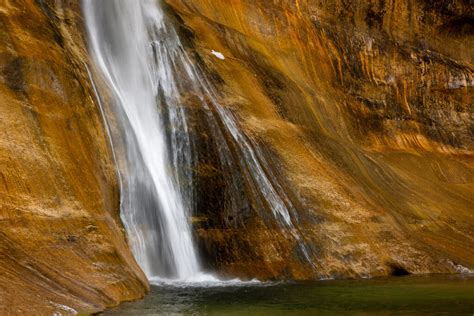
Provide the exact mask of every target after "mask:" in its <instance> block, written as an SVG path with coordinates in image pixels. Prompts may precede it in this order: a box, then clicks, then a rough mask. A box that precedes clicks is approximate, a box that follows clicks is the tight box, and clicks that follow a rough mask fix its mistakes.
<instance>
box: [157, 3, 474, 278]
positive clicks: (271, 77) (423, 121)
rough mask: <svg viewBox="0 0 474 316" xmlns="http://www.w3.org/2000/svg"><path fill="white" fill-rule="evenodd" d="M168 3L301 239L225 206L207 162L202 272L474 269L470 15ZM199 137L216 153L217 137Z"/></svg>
mask: <svg viewBox="0 0 474 316" xmlns="http://www.w3.org/2000/svg"><path fill="white" fill-rule="evenodd" d="M166 2H167V3H168V4H169V6H170V7H169V11H170V12H171V14H175V15H176V19H177V22H176V23H177V25H178V26H179V27H180V29H181V35H182V37H183V38H184V39H186V43H187V46H188V50H189V52H190V53H191V54H194V55H193V56H194V60H195V62H196V64H198V65H199V66H200V67H201V68H202V69H204V72H205V73H206V75H207V76H208V78H209V79H210V80H211V81H212V83H213V84H214V86H215V87H216V90H217V91H218V93H219V97H220V103H221V104H222V105H223V106H225V107H226V108H228V109H230V110H231V111H232V112H233V113H235V115H236V116H237V117H238V118H239V124H240V126H241V128H242V129H243V130H244V131H245V132H246V134H247V135H248V136H249V137H250V138H251V139H252V141H253V143H254V145H255V146H256V147H259V148H260V149H259V150H260V151H261V152H262V154H263V155H264V156H266V159H267V161H269V163H270V165H271V168H272V169H273V172H274V173H275V174H277V175H278V178H279V181H280V182H281V183H285V184H286V185H285V187H286V189H287V191H288V192H289V194H290V195H291V198H292V200H293V203H294V204H295V205H297V210H298V218H299V224H298V225H297V228H296V229H297V230H298V231H300V232H301V235H303V236H304V240H303V241H301V240H300V241H297V240H295V238H292V237H291V234H288V232H286V233H285V232H284V230H283V229H281V228H280V227H278V226H276V225H275V224H274V223H271V222H269V221H268V220H265V219H262V217H265V213H266V214H269V212H270V210H268V209H267V210H265V209H258V206H257V207H256V206H252V205H250V206H248V207H246V208H243V209H241V210H237V211H236V210H230V209H228V208H226V206H225V205H224V204H223V203H221V202H219V201H221V200H222V196H223V193H222V191H225V190H226V184H225V183H222V181H219V180H220V179H221V175H220V173H221V172H222V169H219V166H217V165H216V163H215V161H214V163H213V159H212V157H211V158H209V159H208V161H207V163H206V164H203V163H202V162H201V166H200V167H199V168H200V169H199V170H204V172H201V173H199V176H200V177H201V178H204V179H205V180H203V181H201V182H203V183H204V184H202V185H201V190H202V192H201V196H204V197H205V199H206V201H204V202H202V203H201V207H200V208H198V213H197V214H196V218H195V227H196V232H197V240H198V241H199V243H200V247H201V251H202V253H203V254H204V257H205V258H206V262H208V263H209V267H210V268H212V269H217V270H218V271H220V272H221V273H223V274H230V275H238V276H241V277H249V278H251V277H255V276H257V277H260V278H263V279H267V278H268V279H272V278H278V279H280V278H296V279H308V278H320V277H351V276H353V277H360V276H368V275H370V276H379V275H388V274H400V273H438V272H440V273H445V272H457V271H458V270H461V269H462V266H466V267H470V268H471V269H472V267H474V254H473V253H472V249H473V247H474V238H473V236H474V234H473V233H474V213H473V210H474V201H473V196H474V194H473V193H474V187H473V175H474V173H473V151H472V150H473V129H472V119H473V107H472V104H473V84H474V76H473V64H472V61H473V56H474V50H473V47H474V45H473V44H474V40H473V39H474V37H473V29H472V20H473V8H472V5H471V4H470V2H469V1H422V0H415V1H412V0H410V1H408V0H391V1H342V0H333V1H317V0H275V1H266V0H265V1H264V0H235V1H224V0H167V1H166ZM213 51H214V52H219V53H221V54H222V55H223V57H224V58H225V59H222V56H216V55H215V54H213V53H212V52H213ZM218 57H221V58H218ZM202 122H203V121H202V120H197V121H196V125H199V126H201V125H203V123H202ZM197 134H198V135H197V138H200V139H201V142H200V144H201V150H202V151H203V152H207V153H209V146H210V145H209V144H210V141H209V135H210V134H212V133H210V132H209V131H205V130H204V131H201V132H198V133H197ZM218 150H219V149H218V148H217V149H216V148H214V151H218ZM236 155H238V153H236ZM202 156H204V157H205V154H203V155H201V157H202ZM198 183H199V181H198ZM212 183H218V184H216V185H214V186H212ZM218 187H220V189H219V190H220V191H219V190H216V189H217V188H218ZM222 187H223V188H222ZM242 191H244V189H242ZM245 194H246V193H245V192H243V195H245ZM250 204H251V203H250ZM256 213H259V216H256V215H255V214H256ZM262 214H263V215H262ZM301 242H303V243H305V244H306V245H307V248H308V249H311V254H310V256H311V258H312V260H314V262H315V266H311V265H310V264H308V263H307V260H305V259H304V258H303V256H302V255H301V252H299V251H298V247H297V244H298V243H301Z"/></svg>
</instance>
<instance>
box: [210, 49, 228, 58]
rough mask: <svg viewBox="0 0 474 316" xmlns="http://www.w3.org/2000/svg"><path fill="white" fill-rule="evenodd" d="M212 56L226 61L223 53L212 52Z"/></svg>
mask: <svg viewBox="0 0 474 316" xmlns="http://www.w3.org/2000/svg"><path fill="white" fill-rule="evenodd" d="M211 54H212V55H214V56H216V57H217V58H219V59H220V60H224V59H225V57H224V54H222V53H221V52H217V51H215V50H212V52H211Z"/></svg>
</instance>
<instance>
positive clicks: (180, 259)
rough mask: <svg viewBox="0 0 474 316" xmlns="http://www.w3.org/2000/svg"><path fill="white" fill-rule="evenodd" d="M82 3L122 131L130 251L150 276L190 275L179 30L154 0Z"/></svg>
mask: <svg viewBox="0 0 474 316" xmlns="http://www.w3.org/2000/svg"><path fill="white" fill-rule="evenodd" d="M83 8H84V15H85V18H86V26H87V30H88V35H89V46H90V51H91V54H92V55H93V57H94V61H95V64H96V66H97V67H98V68H99V70H100V72H101V74H102V76H103V78H104V79H105V81H106V84H107V85H108V86H109V88H110V90H111V93H112V96H111V100H112V101H111V102H112V103H113V108H112V111H113V112H114V115H115V116H116V119H117V120H118V121H119V122H118V124H119V125H120V127H121V129H122V130H123V131H124V132H123V134H122V138H123V139H124V141H123V142H124V144H123V146H124V147H125V149H124V151H125V152H126V159H125V163H124V165H123V166H122V168H121V169H123V170H124V171H123V172H124V176H123V177H122V178H123V181H122V182H123V183H122V185H123V188H122V201H121V216H122V220H123V222H124V225H125V228H126V230H127V232H128V237H129V243H130V245H131V248H132V251H133V253H134V255H135V257H136V258H137V261H138V262H139V264H140V265H141V267H142V268H143V270H144V272H145V274H146V275H147V276H148V277H149V278H153V277H158V276H160V277H169V278H175V279H189V278H192V277H195V276H196V275H197V274H199V272H200V267H199V262H198V258H197V254H196V251H195V249H194V246H193V241H192V233H191V228H190V224H189V217H190V214H189V213H190V205H191V204H192V201H191V199H192V196H190V194H189V191H190V190H188V192H184V191H185V190H183V189H182V188H185V187H187V186H188V187H189V186H190V185H191V184H190V183H189V181H191V178H190V176H189V170H190V164H191V154H190V142H189V138H188V133H187V131H186V129H187V125H186V120H185V118H184V114H183V110H182V108H181V107H180V104H179V102H178V100H177V96H178V93H177V87H176V82H175V80H174V77H173V69H172V68H171V67H172V65H173V62H172V61H173V58H174V55H176V54H178V53H179V52H178V51H177V50H178V49H179V47H178V46H177V45H176V44H175V43H174V42H173V40H174V39H175V38H176V35H175V34H172V32H173V30H172V29H169V28H168V26H167V25H166V23H165V21H164V16H163V12H162V10H161V9H160V7H159V6H158V5H157V3H156V1H153V0H140V1H129V0H113V1H96V0H84V2H83ZM170 31H171V34H170ZM165 41H166V45H164V44H163V42H165ZM165 121H169V122H170V124H169V126H170V128H171V129H172V130H171V131H169V132H168V133H166V132H165V130H164V125H165ZM167 135H168V137H167ZM179 170H183V171H182V172H180V171H179Z"/></svg>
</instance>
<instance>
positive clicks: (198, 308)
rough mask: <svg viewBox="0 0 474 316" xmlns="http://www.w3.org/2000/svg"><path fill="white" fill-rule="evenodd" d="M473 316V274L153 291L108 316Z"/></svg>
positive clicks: (154, 289)
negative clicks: (433, 315)
mask: <svg viewBox="0 0 474 316" xmlns="http://www.w3.org/2000/svg"><path fill="white" fill-rule="evenodd" d="M176 314H178V315H179V314H185V315H270V316H276V315H347V314H350V315H407V314H410V315H419V314H427V315H432V314H444V315H453V314H454V315H474V277H473V276H429V277H414V276H408V277H399V278H387V279H367V280H346V281H319V282H312V283H279V284H260V285H247V286H224V287H172V286H159V287H156V286H154V287H152V290H151V293H150V294H149V295H148V296H147V297H146V298H145V299H144V300H142V301H138V302H133V303H125V304H122V305H121V306H119V307H117V308H114V309H112V310H109V311H107V312H106V313H105V315H176Z"/></svg>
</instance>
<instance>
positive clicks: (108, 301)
mask: <svg viewBox="0 0 474 316" xmlns="http://www.w3.org/2000/svg"><path fill="white" fill-rule="evenodd" d="M60 3H61V4H60ZM82 29H83V28H82V25H81V19H80V8H79V3H78V2H77V1H73V2H69V1H63V2H55V1H33V0H31V1H29V0H28V1H10V0H6V1H1V2H0V314H2V315H8V314H15V315H19V314H28V315H32V314H49V315H51V314H52V313H53V312H54V311H57V312H60V313H62V314H71V313H73V310H71V309H69V308H68V307H71V308H73V309H75V310H77V311H82V312H94V311H98V310H102V309H104V308H105V307H106V306H110V305H114V304H117V303H118V302H120V301H123V300H131V299H137V298H139V297H141V296H143V295H144V293H145V292H146V288H147V282H146V280H145V277H144V276H143V274H142V272H141V271H140V269H139V268H138V266H137V264H136V263H135V261H134V259H133V257H132V256H131V254H130V252H129V249H128V247H127V245H126V242H125V235H124V232H123V231H122V230H121V226H120V224H119V223H120V221H119V220H118V210H119V205H118V184H117V179H116V177H115V166H114V163H113V160H112V159H111V151H110V149H109V147H108V146H109V145H108V141H107V137H106V133H105V131H104V128H103V123H102V119H101V116H100V112H99V109H98V108H97V107H96V102H95V96H94V93H93V90H92V88H91V84H90V82H89V77H88V74H87V71H86V68H85V63H86V62H87V61H88V57H87V54H86V50H85V45H84V42H83V35H82ZM66 306H68V307H66Z"/></svg>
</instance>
